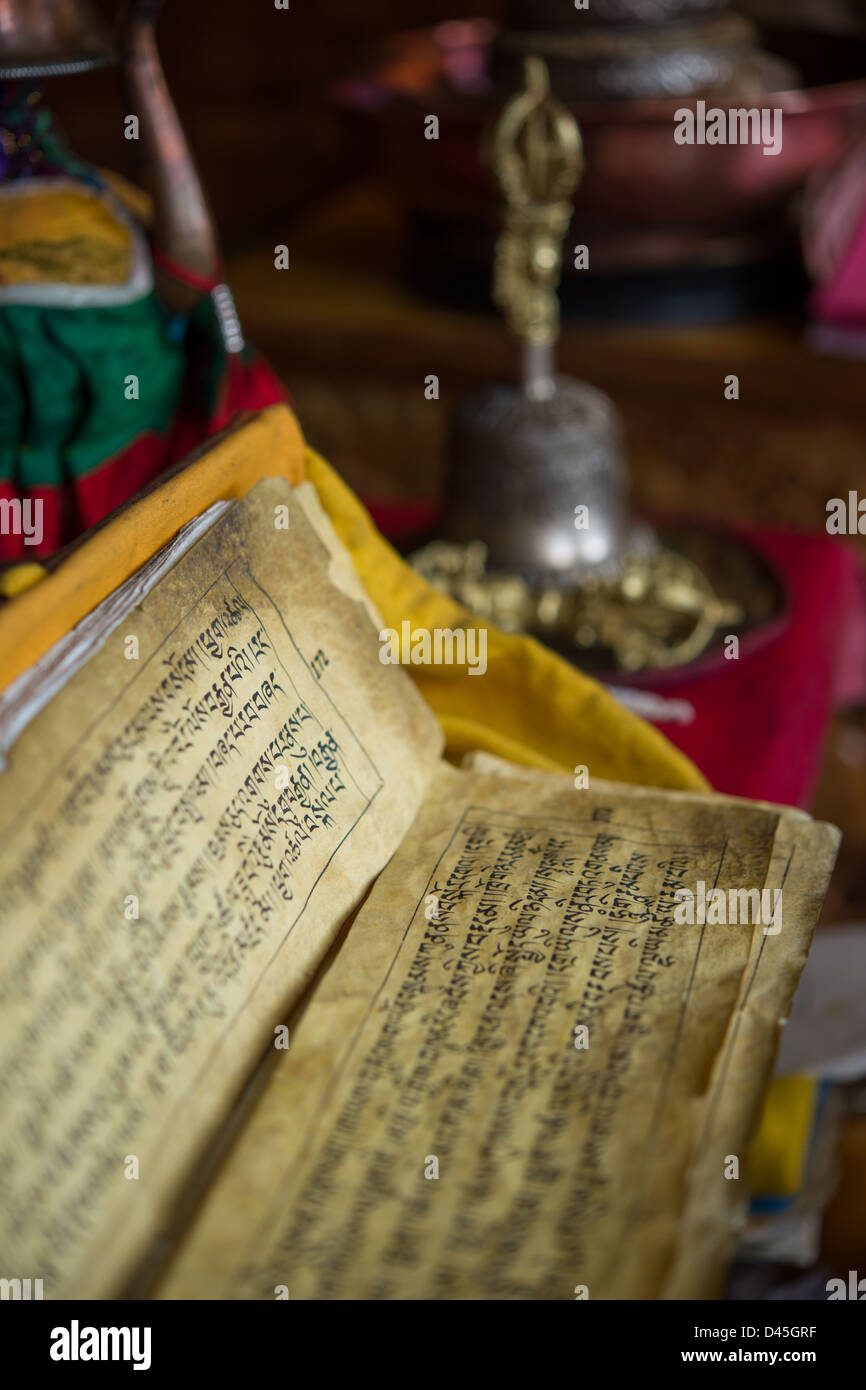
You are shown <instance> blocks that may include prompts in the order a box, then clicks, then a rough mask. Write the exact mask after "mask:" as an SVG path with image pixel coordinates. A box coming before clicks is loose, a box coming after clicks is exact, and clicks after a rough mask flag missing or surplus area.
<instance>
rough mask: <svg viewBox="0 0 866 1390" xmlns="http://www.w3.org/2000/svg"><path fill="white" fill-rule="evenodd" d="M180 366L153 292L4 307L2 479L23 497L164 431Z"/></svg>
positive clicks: (0, 338)
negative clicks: (131, 386)
mask: <svg viewBox="0 0 866 1390" xmlns="http://www.w3.org/2000/svg"><path fill="white" fill-rule="evenodd" d="M185 366H186V359H185V354H184V349H183V344H182V343H174V342H172V341H171V339H170V337H169V334H168V332H167V320H166V318H165V315H164V314H163V312H162V310H161V309H160V307H159V305H158V303H157V301H156V299H155V297H154V296H153V295H152V294H149V295H146V296H144V297H143V298H141V299H138V300H136V301H134V302H133V303H131V304H124V305H111V306H107V307H102V306H100V307H98V308H77V309H61V308H41V307H36V306H33V305H20V304H10V305H5V306H2V307H0V478H12V479H14V480H15V483H16V486H17V487H18V489H20V490H22V491H23V490H24V489H26V488H27V487H34V486H48V487H57V486H59V485H60V484H61V483H62V482H63V481H64V480H66V479H69V478H70V477H73V478H74V477H77V476H80V475H81V474H83V473H87V472H89V471H90V470H91V469H92V468H95V467H96V466H97V465H98V464H100V463H103V462H104V461H105V460H106V459H109V458H112V457H113V456H114V455H115V454H117V453H119V452H120V451H121V450H123V449H124V448H125V447H126V446H127V445H128V444H129V443H130V442H131V441H132V440H133V439H135V438H137V437H138V436H139V435H141V434H143V433H144V432H146V431H155V432H157V433H160V434H163V433H165V431H166V430H167V429H168V428H169V426H170V424H171V421H172V418H173V416H174V414H175V411H176V409H177V407H178V404H179V401H180V396H181V390H182V386H183V376H184V371H185ZM128 376H136V377H137V378H138V399H137V400H135V399H127V387H126V378H127V377H128Z"/></svg>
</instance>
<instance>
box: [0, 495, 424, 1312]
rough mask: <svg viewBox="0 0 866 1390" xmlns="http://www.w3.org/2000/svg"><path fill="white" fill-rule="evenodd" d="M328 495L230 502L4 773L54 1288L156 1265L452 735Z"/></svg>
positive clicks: (36, 1270) (18, 1156)
mask: <svg viewBox="0 0 866 1390" xmlns="http://www.w3.org/2000/svg"><path fill="white" fill-rule="evenodd" d="M309 494H310V489H309V488H306V487H305V488H301V489H298V490H297V491H296V492H293V490H292V488H291V487H290V486H289V484H288V483H286V482H285V481H281V480H276V479H275V480H268V481H265V482H262V483H260V484H259V485H258V486H257V487H256V488H254V489H253V491H252V492H251V493H250V494H249V495H248V497H247V498H245V499H244V500H243V501H242V502H239V503H237V504H236V505H234V506H233V507H232V508H231V510H230V511H229V512H228V513H227V514H226V515H225V517H223V518H222V519H221V520H220V521H218V522H217V524H216V526H215V527H214V529H213V530H212V531H211V532H210V533H209V534H208V535H207V536H205V537H204V538H203V539H202V540H200V541H199V542H198V543H197V544H196V545H195V546H194V547H193V549H191V550H190V551H189V553H188V554H186V555H185V556H184V557H183V558H182V559H181V560H180V561H179V562H178V564H177V565H176V566H175V568H174V569H172V570H171V572H170V573H169V574H168V575H167V576H166V577H165V578H164V579H162V580H161V581H160V583H159V585H158V586H157V588H156V589H154V590H153V592H152V593H151V594H149V595H148V597H147V598H146V599H145V600H144V602H143V604H142V605H141V606H140V607H139V608H138V609H136V610H135V611H134V612H133V613H132V614H131V615H129V616H128V617H127V618H125V619H124V621H123V623H122V625H121V627H119V628H118V629H117V631H115V632H114V633H113V635H112V636H111V637H109V639H108V640H107V642H106V643H105V645H104V646H103V647H102V649H101V650H99V651H98V652H97V653H96V655H95V656H94V657H92V659H91V660H90V662H89V663H88V665H87V666H85V667H84V668H83V669H82V670H81V671H79V672H78V673H77V674H76V675H75V676H74V677H73V678H72V680H71V681H70V682H69V683H68V684H67V685H66V686H65V688H64V689H63V690H62V691H61V692H60V693H59V694H58V695H57V696H56V697H55V698H54V699H53V700H52V701H51V703H50V704H48V705H47V706H46V707H45V709H44V710H43V711H42V712H41V714H39V715H38V716H37V717H36V719H35V720H34V722H32V723H31V724H30V725H29V727H28V728H27V729H26V730H25V731H24V732H23V733H22V734H21V735H20V736H19V738H18V739H17V741H16V742H15V744H14V745H13V747H12V749H11V752H10V754H9V759H8V766H7V769H6V771H4V772H3V773H2V774H0V1266H2V1270H3V1272H4V1274H5V1275H6V1276H7V1277H13V1276H18V1277H28V1276H29V1277H38V1278H42V1279H43V1280H44V1289H45V1296H46V1298H50V1297H60V1296H69V1297H99V1296H103V1295H106V1294H112V1293H114V1292H115V1291H116V1290H118V1289H119V1288H120V1287H121V1285H122V1283H123V1281H124V1280H125V1278H126V1276H127V1275H128V1273H129V1272H130V1270H131V1269H132V1268H133V1267H135V1266H136V1265H137V1263H138V1261H139V1260H140V1259H141V1257H142V1253H143V1251H144V1250H145V1248H147V1247H149V1246H150V1244H151V1242H152V1240H153V1239H154V1237H155V1236H157V1235H158V1234H159V1232H160V1230H161V1229H162V1228H163V1226H164V1225H165V1223H166V1222H167V1220H168V1219H169V1215H170V1208H171V1205H172V1201H173V1198H174V1195H175V1193H176V1192H177V1190H178V1188H179V1186H180V1184H181V1183H182V1182H185V1181H186V1180H187V1178H188V1176H189V1173H190V1168H191V1165H193V1164H194V1163H195V1162H196V1160H197V1158H198V1156H199V1155H200V1154H201V1153H202V1151H203V1149H204V1148H205V1147H206V1146H207V1145H208V1144H209V1143H210V1140H211V1137H212V1135H213V1134H214V1131H215V1129H216V1127H217V1126H218V1125H219V1123H220V1122H221V1121H222V1119H223V1118H224V1116H225V1114H226V1112H227V1110H228V1109H229V1107H230V1105H231V1102H232V1099H233V1097H234V1096H235V1095H236V1093H237V1091H238V1089H239V1087H240V1086H241V1084H242V1083H243V1081H244V1079H245V1077H246V1076H247V1075H248V1074H249V1072H250V1070H251V1068H252V1066H253V1065H254V1064H255V1063H256V1061H257V1060H258V1058H259V1057H260V1056H261V1055H262V1054H263V1053H264V1052H265V1051H266V1049H268V1048H273V1046H274V1027H275V1025H276V1024H278V1023H279V1021H280V1020H281V1019H283V1018H284V1017H285V1016H286V1014H287V1011H288V1010H289V1008H290V1006H291V1005H292V1003H293V1002H294V1001H295V1000H296V999H297V998H298V997H299V995H300V993H301V992H302V991H303V989H304V988H305V987H306V985H307V984H308V982H309V980H310V979H311V977H312V976H313V974H314V973H315V971H316V969H317V967H318V966H319V964H320V962H321V960H322V958H323V957H324V955H325V953H326V952H327V949H328V948H329V946H330V945H331V943H332V941H333V939H334V937H335V936H336V934H337V932H338V931H339V929H340V927H341V925H342V923H343V921H344V919H345V917H346V915H347V914H348V913H349V912H351V911H352V909H353V908H354V907H355V906H356V905H357V903H358V902H359V901H360V899H361V898H362V896H363V894H364V893H365V891H366V889H367V887H368V885H369V883H370V882H371V880H372V879H373V877H374V876H375V874H376V873H377V872H378V870H379V869H380V868H381V866H382V864H383V863H384V862H385V861H386V860H387V859H388V857H389V856H390V854H391V853H392V852H393V850H394V849H395V848H396V846H397V845H398V844H399V842H400V840H401V839H402V837H403V835H404V832H405V830H406V828H407V826H408V825H409V824H410V823H411V821H412V818H413V816H414V814H415V811H416V810H417V807H418V805H419V804H420V801H421V799H422V796H423V793H424V790H425V787H426V785H427V783H428V781H429V778H430V775H431V772H432V769H433V767H434V765H435V763H436V762H437V760H438V758H439V755H440V751H441V743H442V740H441V734H440V730H439V726H438V724H437V722H436V720H435V719H434V717H433V716H432V714H431V713H430V711H429V710H428V708H427V706H426V705H425V704H424V703H423V701H422V700H421V699H420V697H419V696H418V695H417V693H416V692H415V690H414V687H413V686H412V684H411V682H410V681H409V679H408V678H407V677H406V676H405V673H403V672H402V671H400V670H399V669H398V668H396V667H386V666H383V665H381V664H380V662H379V661H378V643H377V641H376V628H375V627H374V625H373V623H372V622H371V620H370V616H369V610H368V609H367V604H366V600H365V599H364V598H363V595H362V594H361V590H360V586H359V585H358V582H357V580H356V578H355V577H354V572H353V570H352V567H351V562H350V560H349V558H348V556H347V555H346V554H345V552H343V551H342V550H341V548H340V546H339V543H338V542H337V541H336V537H334V535H333V532H332V531H330V530H329V524H328V523H327V522H326V520H325V519H324V517H323V516H322V515H321V509H318V511H317V504H316V502H315V499H314V498H311V497H310V495H309ZM280 509H282V511H281V510H280ZM310 517H312V518H313V520H312V521H311V520H310ZM285 522H288V525H287V527H286V525H285V524H284V523H285ZM322 537H324V540H323V539H322ZM328 546H330V547H331V549H332V552H333V554H330V553H329V549H328V548H327V547H328ZM133 639H134V640H133ZM136 644H137V645H136Z"/></svg>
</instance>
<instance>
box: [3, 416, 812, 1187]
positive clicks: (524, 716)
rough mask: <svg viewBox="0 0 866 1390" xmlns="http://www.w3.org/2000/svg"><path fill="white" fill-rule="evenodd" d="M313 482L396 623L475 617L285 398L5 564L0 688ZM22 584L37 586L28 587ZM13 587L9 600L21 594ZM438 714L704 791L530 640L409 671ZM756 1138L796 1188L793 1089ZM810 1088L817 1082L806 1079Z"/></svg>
mask: <svg viewBox="0 0 866 1390" xmlns="http://www.w3.org/2000/svg"><path fill="white" fill-rule="evenodd" d="M273 476H283V477H287V478H288V479H289V480H290V482H293V483H297V482H300V481H301V480H302V479H304V478H309V479H310V481H311V482H312V483H313V484H314V486H315V488H316V490H317V492H318V494H319V497H320V498H321V501H322V504H323V506H324V508H325V510H326V512H327V513H328V515H329V516H330V518H331V521H332V522H333V524H334V527H335V529H336V531H337V533H338V535H339V536H340V538H341V540H342V541H343V543H344V544H345V545H346V546H347V548H348V549H349V551H350V552H351V554H352V557H353V559H354V562H355V565H356V567H357V569H358V572H359V574H360V576H361V579H362V580H363V582H364V585H365V587H366V589H367V591H368V593H369V594H370V597H371V598H372V599H373V602H374V603H375V604H376V607H377V608H378V610H379V612H380V613H381V615H382V618H383V621H384V622H385V624H386V625H387V626H389V627H393V628H397V629H399V628H400V624H401V622H402V621H403V620H405V619H408V620H409V622H410V623H411V624H412V627H413V628H427V629H432V628H436V627H440V628H454V627H456V626H457V625H459V624H460V623H461V622H471V621H472V620H471V619H470V618H469V617H468V615H467V614H466V613H465V612H464V611H463V610H462V609H460V607H459V606H458V605H457V604H456V603H454V602H453V600H451V599H448V598H446V597H445V596H444V595H441V594H439V593H437V592H436V591H435V590H433V589H431V588H430V586H429V585H428V584H427V583H426V581H425V580H423V579H422V578H421V577H420V576H419V575H417V574H415V573H414V572H413V571H412V570H411V569H409V567H408V566H407V565H406V564H405V563H404V562H403V560H401V559H400V557H399V556H398V555H397V554H396V552H395V551H394V550H393V549H392V547H391V546H390V545H389V544H388V542H387V541H386V540H385V539H384V537H382V536H381V535H380V534H379V532H378V531H377V530H376V528H375V527H374V525H373V523H372V521H371V519H370V517H369V515H368V514H367V512H366V511H365V510H364V508H363V506H362V505H361V503H360V502H359V501H358V499H357V498H356V497H355V496H354V494H353V493H352V492H351V491H350V489H349V488H347V487H346V485H345V484H344V483H342V482H341V481H340V479H339V478H338V477H337V475H336V473H334V472H333V470H332V469H331V468H329V467H328V465H327V464H326V463H325V462H324V460H323V459H321V458H319V456H318V455H317V454H315V453H314V452H313V451H312V450H310V449H308V448H307V447H306V445H305V443H304V440H303V437H302V435H301V432H300V429H299V427H298V424H297V421H296V420H295V417H294V415H293V414H292V413H291V411H290V410H289V409H288V408H287V407H285V406H272V407H270V408H269V409H268V410H264V411H262V412H260V413H259V414H258V415H255V416H252V417H247V419H246V420H244V421H242V422H241V423H240V424H239V425H238V426H237V427H236V428H235V429H233V430H232V431H230V432H228V433H226V434H225V435H223V436H222V437H221V438H220V439H219V440H218V441H217V442H216V443H213V442H211V443H209V444H208V445H207V446H205V448H204V450H203V451H202V452H201V453H200V454H199V456H198V457H193V459H192V460H190V461H188V462H186V463H185V464H184V465H182V466H181V467H179V468H178V469H175V470H172V471H171V472H170V473H169V474H167V475H163V477H162V478H161V479H159V480H158V481H157V483H155V484H154V485H153V486H152V487H151V488H150V489H148V490H147V491H146V492H145V493H143V494H141V495H140V496H139V497H138V498H137V499H136V500H135V501H134V502H132V503H131V504H130V505H129V506H128V507H126V508H124V509H122V510H120V511H119V512H116V513H115V514H114V515H113V516H112V517H111V518H109V520H108V521H107V522H106V523H105V524H104V525H103V526H102V527H100V528H97V529H96V530H95V531H94V532H93V534H92V535H91V536H90V537H89V538H88V539H87V540H85V541H84V542H83V543H82V544H81V545H79V546H78V547H77V548H74V549H72V550H71V552H70V553H69V554H68V555H67V557H66V558H65V559H64V558H62V557H61V563H60V564H58V565H57V567H56V568H55V569H53V570H52V571H51V572H49V573H45V571H43V570H41V569H40V568H39V567H37V566H28V567H27V571H28V572H27V573H26V575H25V574H24V573H23V572H22V571H23V569H24V567H19V568H18V569H17V570H12V571H8V572H7V574H6V576H4V579H3V583H2V586H0V591H2V592H5V593H6V594H7V595H8V596H9V601H8V602H7V603H6V604H5V605H4V606H3V607H2V608H0V690H2V689H3V688H5V687H6V685H8V683H9V682H10V681H11V680H13V679H14V678H15V676H17V675H19V674H20V673H21V672H22V671H25V670H27V669H28V668H29V667H30V666H31V665H32V664H33V662H34V661H36V660H37V659H38V658H39V657H40V656H41V655H42V654H43V653H44V652H45V651H47V650H48V648H49V647H51V646H52V645H53V644H54V643H55V642H56V641H57V640H58V638H60V637H62V636H63V635H64V634H65V633H66V632H67V631H68V630H69V628H70V627H72V626H73V625H74V624H75V623H77V622H79V621H80V619H81V618H83V617H84V615H85V614H86V613H88V612H90V610H91V609H92V608H93V607H94V606H95V605H96V604H97V603H99V602H100V601H101V599H103V598H105V597H106V596H107V595H108V594H109V593H111V592H112V591H113V590H114V589H115V588H116V587H117V586H118V585H119V584H122V583H123V581H124V580H125V579H128V578H129V577H130V575H132V574H134V573H135V571H136V570H137V569H139V568H140V567H141V566H142V565H143V564H144V563H145V561H147V560H148V559H149V558H150V557H151V555H153V554H154V552H155V551H157V550H159V549H160V547H161V546H163V545H165V544H166V543H167V542H168V541H169V540H170V539H171V537H172V536H173V535H174V534H175V533H176V532H177V530H178V528H179V527H180V526H182V525H183V524H184V523H185V522H186V521H189V520H190V519H191V518H192V517H194V516H197V515H198V514H199V513H200V512H202V511H203V510H204V509H205V508H206V507H208V506H209V505H210V504H211V503H213V502H216V501H218V500H220V499H223V498H225V499H231V498H237V497H242V496H243V495H244V494H245V493H246V492H248V491H249V489H250V488H251V487H252V486H253V484H254V483H256V482H258V481H259V479H260V478H266V477H273ZM25 584H26V585H27V586H29V587H25ZM13 595H14V596H13ZM405 669H406V670H407V671H408V672H409V673H410V675H411V676H412V677H413V679H414V680H415V682H416V684H417V685H418V688H419V689H420V691H421V693H422V694H423V695H424V697H425V699H426V700H427V701H428V702H429V704H430V705H431V706H432V707H433V709H434V710H435V711H436V714H437V715H438V717H439V719H440V721H441V723H442V725H443V728H444V730H445V734H446V740H447V751H448V754H449V756H451V757H452V758H454V759H459V758H460V756H461V755H462V754H463V753H465V752H467V751H468V750H470V749H473V748H483V749H486V750H487V751H488V752H491V753H497V754H499V755H500V756H501V757H506V758H511V759H512V760H514V761H516V762H521V763H526V764H528V765H530V766H534V767H542V768H549V769H558V770H560V771H564V772H568V771H571V770H573V768H574V767H575V766H577V765H585V766H586V767H588V769H589V773H590V777H592V776H595V777H600V778H610V779H612V780H615V781H621V782H633V783H638V784H642V785H645V786H657V787H671V788H681V789H684V790H699V791H700V790H707V783H706V781H705V780H704V778H703V777H702V776H701V774H700V773H699V772H698V771H697V769H696V768H695V767H694V766H693V765H692V764H691V763H690V762H689V761H688V759H687V758H685V757H684V756H683V755H682V754H681V753H679V752H678V751H677V749H675V748H674V747H673V746H672V744H670V743H668V741H667V740H666V739H665V738H663V737H662V735H661V734H659V733H658V732H657V731H656V730H655V729H653V728H651V727H650V725H648V724H645V723H644V722H643V720H641V719H639V718H638V717H637V716H636V715H633V714H631V713H630V712H629V711H628V710H625V709H623V708H622V706H620V705H619V704H617V702H616V701H615V700H614V699H613V698H612V697H611V696H610V695H608V694H607V692H606V691H605V690H604V689H603V687H601V686H600V685H598V684H597V683H596V682H595V681H593V680H591V679H590V678H589V677H588V676H585V675H583V674H582V673H581V672H579V671H577V670H576V669H575V668H574V667H572V666H570V665H569V664H568V663H567V662H565V661H563V660H562V659H561V658H559V657H557V656H555V655H554V654H553V653H552V652H549V651H548V650H547V649H546V648H544V647H542V646H540V645H539V644H538V643H537V642H534V641H532V640H531V639H530V638H526V637H515V636H506V635H504V634H502V633H499V632H495V631H494V630H492V629H488V646H487V672H486V674H485V675H483V676H470V675H468V673H467V672H466V671H465V670H459V669H456V668H454V667H448V666H428V667H417V666H407V667H406V668H405ZM779 1084H780V1083H775V1085H774V1087H773V1088H771V1091H770V1098H769V1100H768V1106H767V1112H766V1113H767V1116H768V1119H767V1122H766V1124H765V1123H763V1122H762V1125H761V1128H760V1130H759V1132H758V1135H757V1137H756V1139H755V1141H754V1143H753V1146H752V1154H751V1156H750V1169H751V1170H752V1171H754V1172H755V1174H756V1176H758V1177H759V1180H760V1190H761V1191H763V1192H764V1193H768V1194H778V1195H781V1194H784V1193H789V1192H790V1191H791V1190H792V1189H791V1184H792V1182H793V1181H795V1175H799V1174H800V1172H801V1170H802V1163H803V1156H804V1153H805V1151H806V1146H807V1143H808V1134H807V1133H806V1131H805V1127H804V1123H803V1107H802V1106H800V1107H796V1108H795V1109H796V1114H792V1115H791V1120H792V1123H791V1125H790V1126H788V1127H787V1128H786V1125H785V1117H786V1114H787V1113H788V1110H787V1106H786V1105H785V1103H784V1095H783V1093H782V1092H779V1096H780V1098H781V1100H780V1101H779V1100H777V1102H776V1103H775V1104H774V1102H773V1096H774V1094H775V1092H776V1086H778V1085H779ZM805 1084H806V1085H809V1084H811V1083H805Z"/></svg>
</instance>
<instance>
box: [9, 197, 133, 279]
mask: <svg viewBox="0 0 866 1390" xmlns="http://www.w3.org/2000/svg"><path fill="white" fill-rule="evenodd" d="M131 264H132V238H131V236H130V233H129V229H128V227H126V226H124V224H123V222H122V221H121V220H120V218H118V217H116V216H114V215H113V214H112V212H111V209H110V208H109V207H108V206H107V205H106V203H105V201H104V200H103V199H101V198H99V197H98V196H97V195H96V193H95V192H94V191H93V190H91V189H88V188H87V187H86V186H85V185H84V184H80V185H78V186H76V187H71V186H70V185H69V184H68V183H67V182H66V181H64V182H63V184H62V185H60V186H58V187H53V186H52V181H51V179H49V178H46V179H33V180H21V181H20V182H16V183H11V184H9V185H7V186H6V189H5V190H4V195H3V198H2V202H0V284H3V285H24V284H28V285H30V284H67V285H122V284H125V282H126V281H127V280H128V279H129V276H130V273H131Z"/></svg>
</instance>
